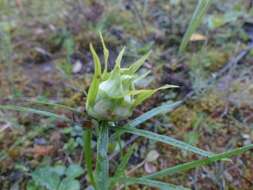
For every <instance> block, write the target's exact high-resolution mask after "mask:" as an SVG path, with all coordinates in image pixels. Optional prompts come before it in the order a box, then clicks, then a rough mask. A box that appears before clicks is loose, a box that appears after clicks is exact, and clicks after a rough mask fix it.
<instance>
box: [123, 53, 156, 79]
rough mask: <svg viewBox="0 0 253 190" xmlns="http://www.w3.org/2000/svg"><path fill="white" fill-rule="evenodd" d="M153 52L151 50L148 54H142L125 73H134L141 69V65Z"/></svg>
mask: <svg viewBox="0 0 253 190" xmlns="http://www.w3.org/2000/svg"><path fill="white" fill-rule="evenodd" d="M150 54H151V51H149V52H148V53H147V54H146V55H144V56H142V57H141V58H140V59H138V60H137V61H136V62H134V63H133V64H132V65H131V66H130V67H129V68H128V69H127V70H126V73H125V74H128V75H133V74H134V73H136V71H138V70H139V69H140V67H141V66H142V65H143V64H144V63H145V61H146V60H147V58H148V57H149V55H150Z"/></svg>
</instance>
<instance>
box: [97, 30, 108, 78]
mask: <svg viewBox="0 0 253 190" xmlns="http://www.w3.org/2000/svg"><path fill="white" fill-rule="evenodd" d="M99 36H100V40H101V42H102V46H103V53H104V72H103V77H104V76H105V75H106V74H107V67H108V58H109V50H108V49H107V47H106V45H105V42H104V38H103V35H102V33H101V32H99Z"/></svg>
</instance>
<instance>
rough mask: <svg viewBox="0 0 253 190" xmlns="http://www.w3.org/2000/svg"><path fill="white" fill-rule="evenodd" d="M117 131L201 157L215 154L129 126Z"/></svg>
mask: <svg viewBox="0 0 253 190" xmlns="http://www.w3.org/2000/svg"><path fill="white" fill-rule="evenodd" d="M117 130H119V131H122V132H125V133H131V134H134V135H138V136H142V137H146V138H149V139H151V140H154V141H157V142H163V143H165V144H169V145H172V146H175V147H177V148H180V149H181V150H185V151H190V152H193V153H196V154H199V155H201V156H205V157H208V156H211V155H213V153H211V152H207V151H204V150H202V149H199V148H197V147H194V146H192V145H190V144H187V143H185V142H182V141H179V140H176V139H174V138H172V137H168V136H164V135H159V134H156V133H153V132H150V131H147V130H143V129H136V128H133V127H129V126H128V127H127V126H125V127H119V128H117Z"/></svg>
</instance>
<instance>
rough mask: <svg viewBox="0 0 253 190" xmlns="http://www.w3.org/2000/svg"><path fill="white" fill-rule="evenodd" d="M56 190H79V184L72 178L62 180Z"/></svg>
mask: <svg viewBox="0 0 253 190" xmlns="http://www.w3.org/2000/svg"><path fill="white" fill-rule="evenodd" d="M58 190H80V183H79V181H77V180H74V179H72V178H64V179H63V180H62V182H61V183H60V186H59V188H58Z"/></svg>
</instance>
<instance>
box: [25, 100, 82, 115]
mask: <svg viewBox="0 0 253 190" xmlns="http://www.w3.org/2000/svg"><path fill="white" fill-rule="evenodd" d="M25 101H28V102H29V103H32V104H41V105H47V106H52V107H55V108H62V109H66V110H70V111H73V112H75V113H81V112H80V111H79V110H77V109H75V108H72V107H69V106H66V105H63V104H58V103H54V102H50V101H45V100H32V99H26V100H25Z"/></svg>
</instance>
